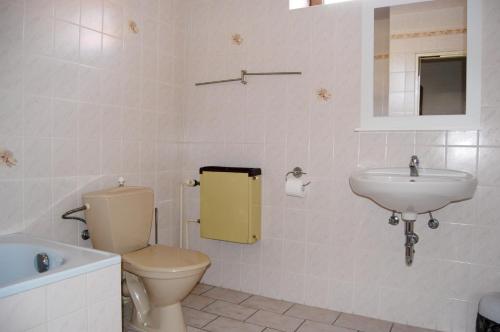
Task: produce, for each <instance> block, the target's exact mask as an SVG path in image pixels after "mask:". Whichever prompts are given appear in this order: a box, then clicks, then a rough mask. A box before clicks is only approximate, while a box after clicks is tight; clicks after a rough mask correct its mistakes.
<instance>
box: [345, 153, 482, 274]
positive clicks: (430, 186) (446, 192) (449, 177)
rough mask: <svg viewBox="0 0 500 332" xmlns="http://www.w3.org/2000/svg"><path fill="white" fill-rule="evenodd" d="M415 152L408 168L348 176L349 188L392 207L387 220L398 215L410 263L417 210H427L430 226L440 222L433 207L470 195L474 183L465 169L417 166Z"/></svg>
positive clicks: (396, 220)
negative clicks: (390, 214)
mask: <svg viewBox="0 0 500 332" xmlns="http://www.w3.org/2000/svg"><path fill="white" fill-rule="evenodd" d="M418 165H419V160H418V157H417V156H412V157H411V160H410V165H409V168H407V167H400V168H398V167H395V168H373V169H365V170H360V171H357V172H355V173H354V174H352V175H351V177H350V178H349V183H350V184H351V188H352V190H353V191H354V192H355V193H356V194H358V195H360V196H363V197H366V198H369V199H371V200H373V201H374V202H375V203H377V204H379V205H380V206H382V207H384V208H386V209H388V210H391V211H393V213H392V216H391V217H390V218H389V224H391V225H397V224H398V223H399V219H400V218H399V217H398V216H397V213H400V214H401V217H402V219H403V221H404V223H405V236H406V243H405V256H406V264H407V265H408V266H410V265H411V264H412V263H413V256H414V253H415V250H414V249H413V246H414V245H415V244H416V243H417V242H418V240H419V238H418V235H417V234H415V232H414V224H415V220H417V215H418V214H420V213H429V216H430V220H429V222H428V225H429V227H430V228H431V229H436V228H438V226H439V221H438V220H437V219H435V218H434V217H433V216H432V213H431V212H432V211H435V210H437V209H440V208H442V207H444V206H446V205H448V204H450V203H452V202H457V201H462V200H466V199H469V198H472V196H473V195H474V192H475V191H476V187H477V180H476V178H475V177H474V176H473V175H472V174H469V173H467V172H461V171H453V170H448V169H430V168H419V167H418Z"/></svg>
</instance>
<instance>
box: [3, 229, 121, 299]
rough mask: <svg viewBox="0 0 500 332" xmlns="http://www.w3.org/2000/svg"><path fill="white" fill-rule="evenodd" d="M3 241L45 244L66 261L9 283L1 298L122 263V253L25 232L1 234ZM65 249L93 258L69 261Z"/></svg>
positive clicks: (4, 288)
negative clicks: (80, 261) (44, 237)
mask: <svg viewBox="0 0 500 332" xmlns="http://www.w3.org/2000/svg"><path fill="white" fill-rule="evenodd" d="M2 243H19V244H30V245H42V246H43V245H45V246H46V247H48V248H51V249H52V250H56V251H59V252H60V253H61V254H62V256H63V258H64V260H65V263H64V264H63V265H61V266H58V267H57V268H55V269H54V271H53V273H48V274H45V275H42V274H39V275H34V276H33V278H30V279H27V280H21V281H19V282H17V283H14V284H7V285H6V286H3V287H1V288H0V299H2V298H6V297H9V296H11V295H15V294H18V293H22V292H25V291H29V290H31V289H35V288H39V287H42V286H46V285H49V284H52V283H56V282H58V281H62V280H65V279H69V278H72V277H76V276H79V275H82V274H85V273H89V272H94V271H97V270H101V269H103V268H106V267H110V266H112V265H118V264H121V256H120V255H116V254H113V253H110V252H106V251H101V250H96V249H92V248H85V247H79V246H75V245H71V244H66V243H61V242H57V241H53V240H47V239H43V238H39V237H36V236H32V235H29V234H25V233H13V234H6V235H0V244H2ZM64 249H66V250H69V254H71V253H73V254H74V253H79V254H81V255H84V256H85V254H87V256H90V257H87V259H92V260H91V261H86V262H83V263H79V262H78V261H75V262H73V261H68V260H66V256H65V252H64Z"/></svg>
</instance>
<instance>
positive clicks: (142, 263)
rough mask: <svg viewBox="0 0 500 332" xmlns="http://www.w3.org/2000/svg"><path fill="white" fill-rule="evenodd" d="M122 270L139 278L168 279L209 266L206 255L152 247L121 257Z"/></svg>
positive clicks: (157, 246) (166, 247) (183, 250)
mask: <svg viewBox="0 0 500 332" xmlns="http://www.w3.org/2000/svg"><path fill="white" fill-rule="evenodd" d="M122 260H123V269H124V270H126V271H129V272H131V273H134V274H136V275H138V276H141V277H150V278H159V279H170V278H180V277H183V276H186V275H190V274H192V273H197V272H198V271H199V270H200V269H204V268H205V267H207V265H209V264H210V259H209V258H208V256H207V255H205V254H203V253H201V252H198V251H194V250H187V249H180V248H175V247H169V246H165V245H152V246H148V247H146V248H143V249H140V250H136V251H133V252H130V253H127V254H124V255H123V256H122Z"/></svg>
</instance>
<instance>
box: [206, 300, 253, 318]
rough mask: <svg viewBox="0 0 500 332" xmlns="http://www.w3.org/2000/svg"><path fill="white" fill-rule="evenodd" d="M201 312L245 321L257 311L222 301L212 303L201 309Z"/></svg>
mask: <svg viewBox="0 0 500 332" xmlns="http://www.w3.org/2000/svg"><path fill="white" fill-rule="evenodd" d="M203 311H206V312H209V313H211V314H215V315H219V316H224V317H228V318H233V319H237V320H245V319H247V318H248V317H250V316H252V315H253V314H254V313H255V312H256V311H257V310H256V309H252V308H247V307H244V306H241V305H239V304H234V303H229V302H224V301H215V302H214V303H212V304H210V305H209V306H207V307H206V308H205V309H203Z"/></svg>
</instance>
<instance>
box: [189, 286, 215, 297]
mask: <svg viewBox="0 0 500 332" xmlns="http://www.w3.org/2000/svg"><path fill="white" fill-rule="evenodd" d="M212 288H214V286H210V285H207V284H202V283H199V284H198V285H196V287H195V288H193V290H192V291H191V294H196V295H200V294H203V293H205V292H206V291H208V290H211V289H212Z"/></svg>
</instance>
